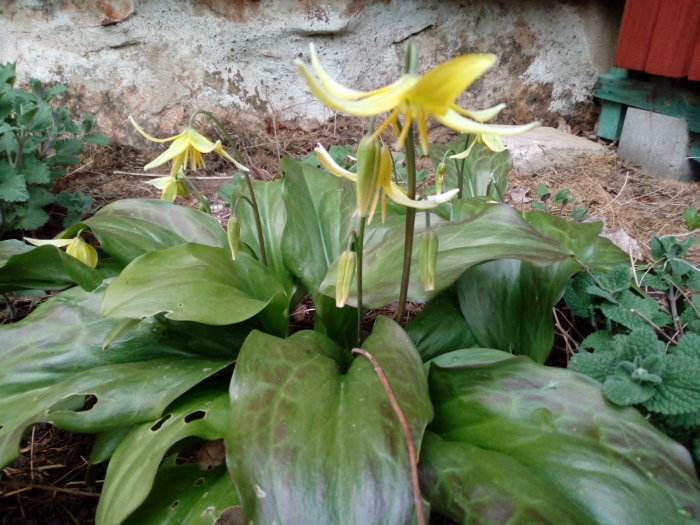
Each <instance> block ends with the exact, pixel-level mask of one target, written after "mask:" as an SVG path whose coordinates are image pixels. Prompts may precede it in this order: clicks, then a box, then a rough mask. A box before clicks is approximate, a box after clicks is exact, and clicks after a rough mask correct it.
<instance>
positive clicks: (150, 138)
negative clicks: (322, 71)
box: [129, 115, 182, 142]
mask: <svg viewBox="0 0 700 525" xmlns="http://www.w3.org/2000/svg"><path fill="white" fill-rule="evenodd" d="M129 122H131V125H132V126H134V128H136V131H138V132H139V133H141V135H143V136H144V137H146V138H147V139H148V140H150V141H152V142H170V141H171V140H175V139H176V138H178V137H179V136H180V135H182V133H178V134H177V135H173V136H172V137H167V138H164V139H158V138H156V137H152V136H151V135H149V134H148V133H146V132H145V131H144V130H143V129H141V126H139V125H138V124H137V123H136V121H135V120H134V119H133V117H132V116H131V115H129Z"/></svg>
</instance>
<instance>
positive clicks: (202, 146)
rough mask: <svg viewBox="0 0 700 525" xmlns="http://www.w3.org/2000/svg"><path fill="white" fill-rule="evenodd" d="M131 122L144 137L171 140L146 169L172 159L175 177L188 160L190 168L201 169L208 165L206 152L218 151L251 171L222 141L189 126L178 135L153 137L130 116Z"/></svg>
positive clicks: (171, 174)
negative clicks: (213, 140)
mask: <svg viewBox="0 0 700 525" xmlns="http://www.w3.org/2000/svg"><path fill="white" fill-rule="evenodd" d="M129 122H131V125H132V126H134V128H135V129H136V131H138V132H139V133H141V135H143V136H144V137H146V138H147V139H148V140H150V141H152V142H171V141H172V144H171V145H170V147H169V148H168V149H167V150H165V151H164V152H163V153H161V154H160V155H159V156H158V157H157V158H156V159H155V160H153V161H151V162H149V163H148V164H146V166H144V168H143V169H144V170H149V169H151V168H155V167H156V166H161V165H163V164H165V163H166V162H168V161H170V160H172V161H173V164H172V166H171V167H170V176H171V177H173V176H175V175H176V174H177V172H178V171H179V170H180V168H186V167H187V161H188V160H189V162H190V169H192V170H193V171H195V170H197V169H199V168H200V167H202V168H203V167H206V164H205V163H204V157H203V156H202V154H204V153H212V152H213V153H216V154H217V155H219V156H221V157H223V158H225V159H226V160H229V161H230V162H232V163H233V164H234V165H235V166H236V167H237V168H238V169H239V170H241V171H249V170H248V168H246V167H245V166H244V165H243V164H241V163H240V162H237V161H236V159H234V158H233V157H232V156H231V155H229V154H228V153H226V151H224V147H223V146H222V145H221V141H220V140H217V141H216V142H212V141H210V140H209V139H208V138H206V137H205V136H203V135H202V134H201V133H199V132H198V131H197V130H196V129H194V128H191V127H187V128H186V129H185V131H183V132H182V133H180V134H178V135H173V136H172V137H167V138H164V139H159V138H156V137H152V136H151V135H149V134H148V133H146V132H145V131H144V130H142V129H141V127H140V126H139V125H138V124H137V123H136V121H135V120H134V119H133V118H132V117H129Z"/></svg>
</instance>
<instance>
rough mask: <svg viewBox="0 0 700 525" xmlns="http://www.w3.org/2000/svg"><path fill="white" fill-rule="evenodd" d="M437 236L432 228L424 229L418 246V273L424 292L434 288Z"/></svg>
mask: <svg viewBox="0 0 700 525" xmlns="http://www.w3.org/2000/svg"><path fill="white" fill-rule="evenodd" d="M437 253H438V236H437V233H435V231H434V230H425V231H424V232H423V234H422V235H421V240H420V246H419V248H418V275H419V277H420V283H421V286H422V287H423V289H424V290H425V291H426V292H431V291H433V290H435V274H436V271H435V270H436V266H437Z"/></svg>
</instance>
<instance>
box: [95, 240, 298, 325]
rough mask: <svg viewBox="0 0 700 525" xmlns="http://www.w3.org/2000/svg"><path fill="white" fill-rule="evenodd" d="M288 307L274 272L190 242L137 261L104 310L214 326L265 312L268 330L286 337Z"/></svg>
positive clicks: (121, 277) (249, 259)
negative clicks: (164, 314) (164, 313)
mask: <svg viewBox="0 0 700 525" xmlns="http://www.w3.org/2000/svg"><path fill="white" fill-rule="evenodd" d="M287 307H288V301H287V296H286V294H285V291H284V288H283V287H282V285H280V284H279V283H278V282H277V280H276V279H275V276H274V274H273V272H272V270H270V269H269V268H267V267H266V266H263V265H262V263H260V262H258V261H257V260H256V259H254V258H253V257H251V256H249V255H247V254H244V253H240V254H239V256H238V258H237V259H236V260H235V261H234V260H232V259H231V253H230V251H229V249H228V248H215V247H212V246H205V245H203V244H193V243H188V244H180V245H178V246H173V247H172V248H167V249H164V250H157V251H153V252H149V253H146V254H144V255H142V256H141V257H139V258H137V259H135V260H134V261H133V262H132V263H131V264H129V265H128V266H127V267H126V268H125V269H124V270H123V271H122V273H121V274H120V275H119V277H117V279H115V280H114V282H113V283H112V284H111V285H110V286H109V288H108V289H107V293H106V294H105V300H104V304H103V312H104V314H105V315H108V316H114V317H122V318H132V319H140V318H143V317H148V316H151V315H154V314H156V313H159V312H166V317H168V318H170V319H176V320H187V321H196V322H199V323H205V324H211V325H226V324H234V323H240V322H242V321H245V320H247V319H250V318H252V317H254V316H256V315H258V314H260V315H261V318H262V321H263V322H264V323H265V326H266V328H267V329H268V330H269V331H271V332H273V333H276V334H279V335H283V334H284V333H286V327H287Z"/></svg>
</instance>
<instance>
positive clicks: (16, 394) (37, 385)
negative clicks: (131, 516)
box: [0, 288, 249, 466]
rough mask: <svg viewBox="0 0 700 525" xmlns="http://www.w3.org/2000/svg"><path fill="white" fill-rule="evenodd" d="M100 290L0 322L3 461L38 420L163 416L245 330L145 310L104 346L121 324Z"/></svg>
mask: <svg viewBox="0 0 700 525" xmlns="http://www.w3.org/2000/svg"><path fill="white" fill-rule="evenodd" d="M103 292H104V289H103V288H100V289H98V290H97V291H96V292H93V293H86V292H84V291H82V290H80V289H78V288H73V289H71V290H68V291H66V292H63V293H61V294H59V295H57V296H56V297H54V298H53V299H51V300H49V301H47V302H46V303H44V304H42V305H41V306H40V307H39V308H37V309H36V310H35V311H34V312H32V313H31V314H30V315H29V316H28V317H26V318H25V319H23V320H22V321H19V322H17V323H13V324H9V325H4V326H0V340H1V341H3V348H2V352H0V466H4V465H6V464H8V463H9V462H11V461H12V460H13V459H14V458H15V457H17V454H18V447H19V442H20V439H21V438H22V435H23V434H24V432H25V430H26V429H27V428H28V427H30V426H31V425H32V424H34V423H37V422H48V423H52V424H54V425H56V426H59V427H60V428H64V429H66V430H72V431H76V432H101V431H104V430H108V429H112V428H117V427H121V426H126V425H131V424H135V423H140V422H142V421H149V420H153V419H155V418H157V417H159V416H160V414H161V413H162V411H163V410H164V409H165V407H167V406H168V404H170V403H171V402H172V401H173V400H174V399H175V398H177V397H178V396H180V395H181V394H182V393H183V392H186V391H187V390H189V389H190V388H192V387H193V386H194V385H196V384H197V383H199V382H200V381H202V380H203V379H205V378H207V377H209V376H210V375H212V374H214V373H216V372H217V371H218V370H221V369H222V368H224V367H226V366H227V365H229V363H231V361H232V359H233V358H235V355H236V351H237V349H238V347H239V345H240V344H241V341H242V340H243V338H244V337H245V334H246V333H247V331H248V330H249V328H245V327H244V326H235V327H211V326H201V325H200V326H197V325H195V324H192V323H176V322H173V321H168V320H165V319H148V320H146V321H144V322H142V323H140V325H139V326H138V327H136V328H135V329H134V330H132V331H131V332H128V333H126V334H125V335H123V336H122V337H120V338H119V339H117V340H116V341H114V342H113V343H112V345H111V346H110V347H109V348H108V349H107V350H103V349H102V342H103V339H104V338H105V336H106V335H107V334H109V333H110V332H111V331H112V330H113V329H114V327H115V326H116V324H118V320H115V319H108V318H103V317H101V316H100V313H99V309H100V303H101V301H102V295H103ZM86 401H87V402H88V404H87V405H86ZM18 407H21V409H18Z"/></svg>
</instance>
